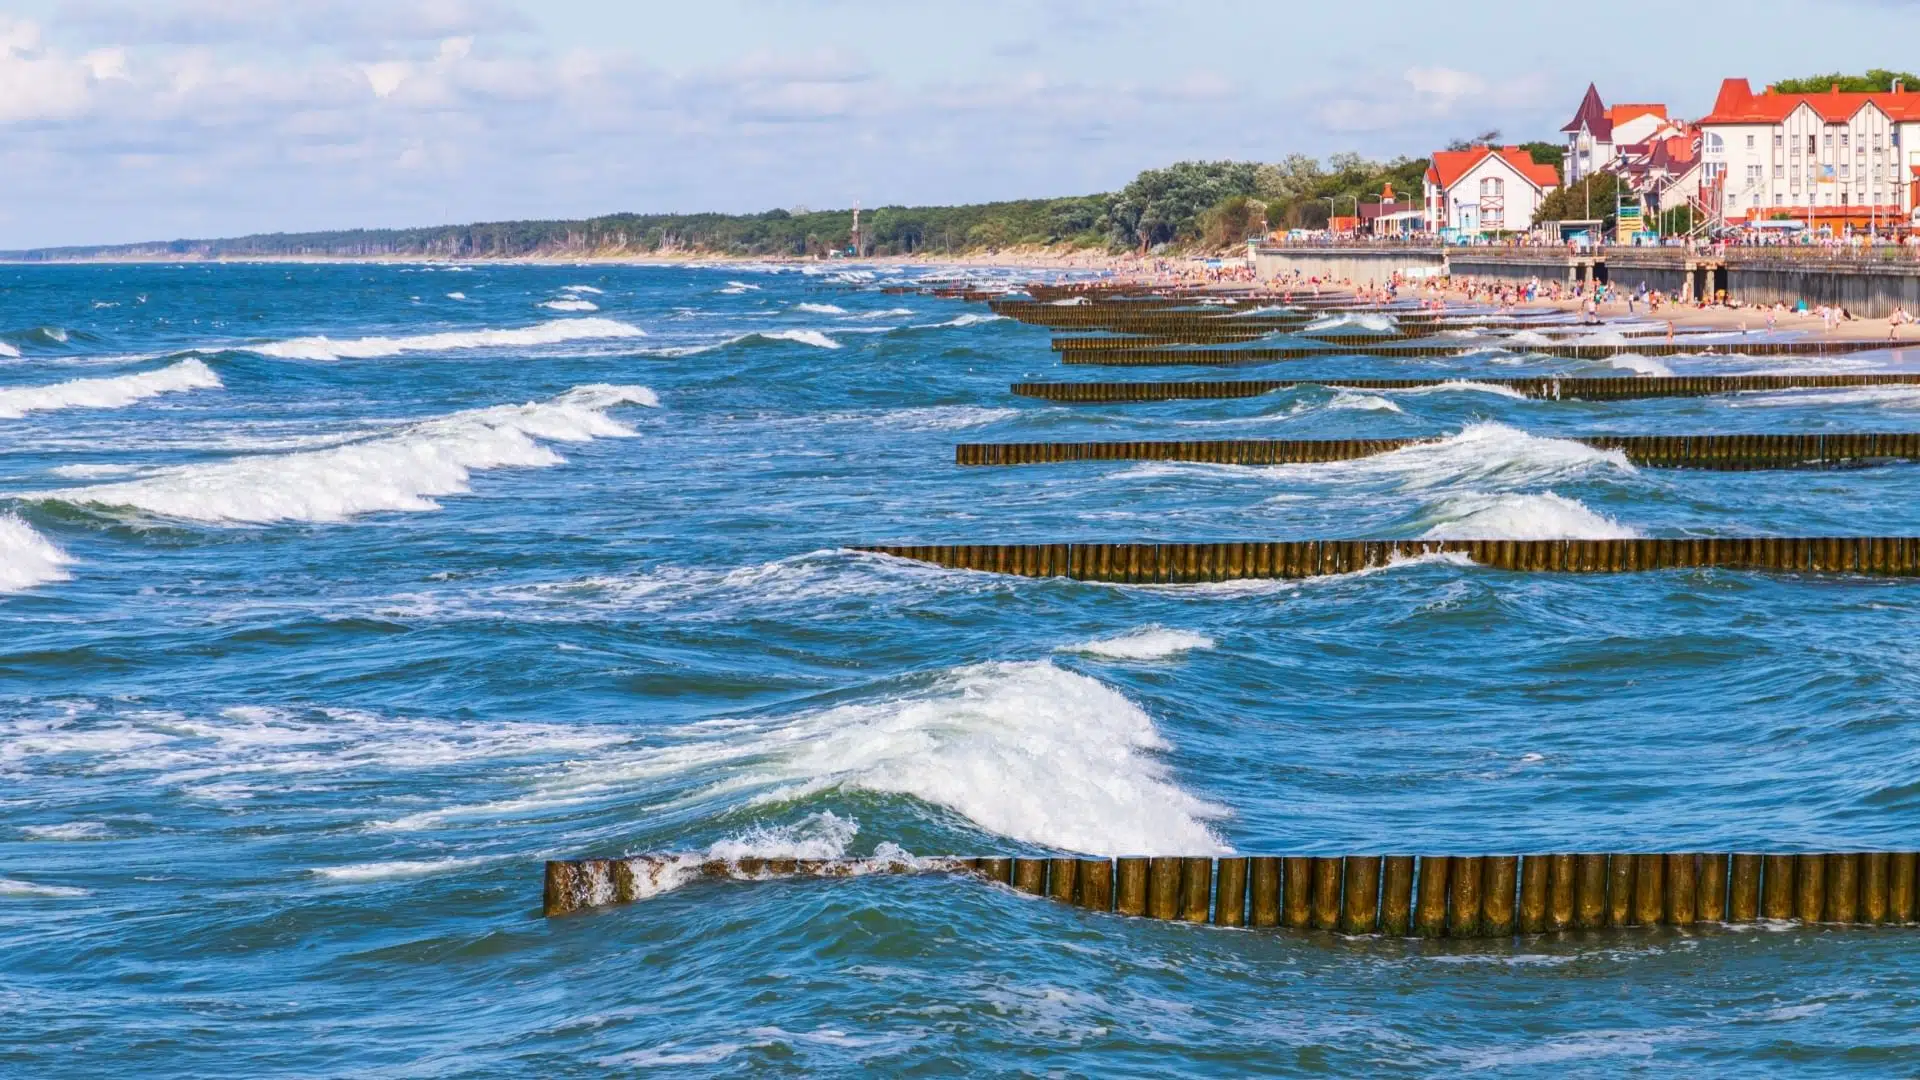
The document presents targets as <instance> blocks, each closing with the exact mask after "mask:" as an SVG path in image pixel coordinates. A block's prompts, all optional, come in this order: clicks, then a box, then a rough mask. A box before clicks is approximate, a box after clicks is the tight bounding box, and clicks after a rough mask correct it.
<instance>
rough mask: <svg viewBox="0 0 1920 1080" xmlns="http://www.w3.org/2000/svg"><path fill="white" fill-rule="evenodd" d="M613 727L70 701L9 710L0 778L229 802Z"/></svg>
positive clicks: (485, 759) (551, 750)
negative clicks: (61, 779)
mask: <svg viewBox="0 0 1920 1080" xmlns="http://www.w3.org/2000/svg"><path fill="white" fill-rule="evenodd" d="M630 741H631V740H630V736H629V735H628V734H627V733H625V732H622V731H618V730H614V729H611V728H605V727H594V726H575V725H566V724H543V723H527V722H510V721H480V720H473V719H471V718H465V719H461V720H458V721H453V720H439V719H435V718H431V717H412V716H390V715H379V714H374V713H368V712H362V711H359V710H353V709H308V710H292V709H280V708H273V707H265V706H236V707H233V708H229V709H225V710H223V711H222V712H221V713H220V714H219V715H218V716H214V717H203V716H189V715H185V714H182V713H177V712H171V711H147V710H139V711H132V712H128V713H124V714H120V713H115V714H107V713H102V712H94V711H91V710H69V711H68V712H67V713H66V714H65V715H61V716H57V717H52V718H46V717H36V716H31V715H18V714H15V715H9V716H7V717H4V718H0V776H4V775H8V774H14V775H19V774H35V773H40V772H43V771H46V772H54V771H57V772H59V773H61V774H62V775H70V774H73V773H76V772H77V773H81V774H84V775H89V776H103V777H116V778H120V779H119V780H117V781H116V782H133V780H134V779H135V778H138V779H139V780H141V781H144V782H147V783H151V784H153V785H155V786H158V787H163V788H182V789H186V790H189V791H193V792H200V793H203V794H205V793H214V794H217V795H218V797H219V799H220V800H221V801H230V800H232V799H234V798H245V797H248V796H249V795H255V794H271V793H273V792H276V791H281V790H284V789H285V788H286V786H287V785H288V784H289V782H290V781H291V778H296V777H297V778H299V783H301V784H302V785H305V786H309V787H311V786H313V785H317V784H323V783H325V782H327V781H328V780H329V779H333V778H338V779H340V780H342V781H345V782H357V781H363V780H364V779H365V778H366V776H367V775H368V774H370V773H381V772H395V771H402V772H404V771H414V770H445V769H449V768H454V767H459V766H463V765H476V764H477V765H481V766H484V767H486V768H488V769H493V768H496V767H498V766H499V764H500V763H503V762H511V761H544V760H548V759H551V758H553V757H556V756H560V757H580V756H589V755H593V754H596V753H600V752H604V751H606V750H607V749H608V748H609V747H614V746H618V745H622V744H626V743H628V742H630Z"/></svg>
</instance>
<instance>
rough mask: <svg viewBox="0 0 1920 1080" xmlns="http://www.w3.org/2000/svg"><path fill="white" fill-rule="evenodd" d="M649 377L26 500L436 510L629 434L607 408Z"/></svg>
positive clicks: (320, 512)
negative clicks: (568, 445) (576, 446)
mask: <svg viewBox="0 0 1920 1080" xmlns="http://www.w3.org/2000/svg"><path fill="white" fill-rule="evenodd" d="M658 404H659V399H658V398H657V397H656V396H655V395H654V393H653V391H652V390H649V389H647V388H646V387H644V386H607V385H591V386H578V387H575V388H573V389H572V390H569V391H567V392H566V393H564V394H561V395H560V396H559V397H556V398H554V399H552V400H551V401H546V402H536V403H531V404H526V405H499V406H494V407H492V408H485V409H471V410H466V411H463V412H457V413H450V414H448V415H446V416H441V417H436V418H433V419H430V420H424V421H420V422H418V423H414V424H410V425H408V426H406V427H403V428H400V429H398V430H397V431H394V432H390V433H386V434H381V435H378V436H374V437H371V438H367V439H363V440H361V441H359V442H352V443H347V444H345V445H341V446H333V447H329V448H327V449H323V450H306V451H298V452H294V453H287V454H262V455H255V456H252V457H243V458H237V459H234V460H230V461H223V462H217V463H213V464H205V465H185V466H180V467H176V468H170V469H163V470H160V471H158V472H155V473H153V474H151V475H148V476H144V477H141V478H140V479H137V480H128V481H124V482H121V483H114V484H101V485H96V486H93V487H81V488H65V489H60V490H55V491H42V492H35V493H32V494H29V495H25V496H22V497H25V498H32V499H39V500H57V501H61V502H68V503H76V504H85V505H92V506H101V507H130V508H133V509H136V510H141V511H144V512H147V513H150V514H157V515H160V516H163V517H169V518H181V519H185V520H190V521H203V522H208V523H213V524H268V523H272V522H277V521H316V522H317V521H345V520H347V519H349V518H352V517H354V516H356V515H359V514H367V513H374V512H377V511H382V510H413V511H422V510H437V509H439V508H440V506H439V504H438V503H436V502H434V501H433V497H435V496H441V495H457V494H463V493H465V492H467V491H468V490H470V489H469V488H468V480H469V478H470V477H471V475H472V474H473V473H474V472H479V471H484V470H488V469H501V468H539V467H545V466H551V465H559V464H562V463H563V462H564V461H565V460H566V459H565V458H562V457H561V456H560V455H559V454H557V453H555V452H554V451H553V450H552V449H551V448H549V447H548V446H547V445H545V444H546V443H548V442H589V441H592V440H593V439H597V438H620V437H624V436H630V435H633V434H634V431H633V429H631V428H629V427H627V426H625V425H623V424H621V423H619V422H618V421H615V420H614V419H612V418H611V417H609V416H608V415H607V410H608V409H611V408H613V407H615V406H618V405H646V406H657V405H658Z"/></svg>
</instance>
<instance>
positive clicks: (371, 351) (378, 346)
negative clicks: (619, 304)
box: [245, 319, 646, 360]
mask: <svg viewBox="0 0 1920 1080" xmlns="http://www.w3.org/2000/svg"><path fill="white" fill-rule="evenodd" d="M645 336H646V331H644V330H642V329H640V328H639V327H637V326H630V325H628V324H626V323H623V322H616V321H614V320H613V319H556V320H554V321H552V322H544V323H540V324H539V325H537V326H527V327H522V328H520V329H517V330H449V331H445V332H443V333H438V334H418V335H415V336H412V337H364V338H352V339H347V340H340V341H336V340H334V339H333V338H329V337H305V338H293V339H291V340H288V341H276V342H269V343H267V344H264V345H248V346H245V348H246V350H247V351H248V352H252V353H258V354H259V355H261V356H271V357H275V358H277V359H281V360H370V359H374V358H377V357H382V356H398V355H400V354H401V353H409V352H451V351H453V350H456V349H503V348H527V347H531V346H535V345H557V344H559V343H561V342H564V341H592V340H596V339H608V338H633V337H645Z"/></svg>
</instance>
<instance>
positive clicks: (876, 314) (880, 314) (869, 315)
mask: <svg viewBox="0 0 1920 1080" xmlns="http://www.w3.org/2000/svg"><path fill="white" fill-rule="evenodd" d="M918 314H919V312H917V311H915V310H913V309H912V308H903V307H897V308H888V309H887V310H885V311H866V312H862V313H860V314H858V315H849V316H847V318H848V319H849V320H852V319H898V318H903V317H905V316H908V315H918Z"/></svg>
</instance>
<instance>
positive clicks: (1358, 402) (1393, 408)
mask: <svg viewBox="0 0 1920 1080" xmlns="http://www.w3.org/2000/svg"><path fill="white" fill-rule="evenodd" d="M1327 408H1329V409H1358V410H1360V411H1362V412H1396V413H1397V412H1405V411H1406V410H1404V409H1402V408H1401V407H1400V406H1398V405H1395V404H1394V403H1393V402H1391V401H1388V400H1387V399H1386V398H1383V397H1381V396H1380V395H1378V394H1361V393H1356V392H1354V391H1352V390H1347V389H1342V390H1341V391H1340V392H1339V393H1337V394H1335V395H1333V400H1332V401H1329V402H1327Z"/></svg>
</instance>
